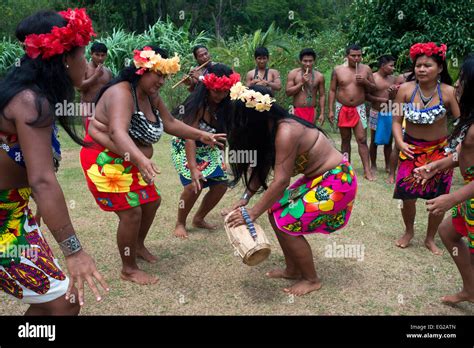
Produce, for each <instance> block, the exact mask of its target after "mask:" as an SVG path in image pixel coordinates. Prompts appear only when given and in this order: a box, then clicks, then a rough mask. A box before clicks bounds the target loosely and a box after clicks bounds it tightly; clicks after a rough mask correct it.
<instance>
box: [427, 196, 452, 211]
mask: <svg viewBox="0 0 474 348" xmlns="http://www.w3.org/2000/svg"><path fill="white" fill-rule="evenodd" d="M452 197H453V196H452V195H450V194H446V195H441V196H438V197H436V198H434V199H430V200H429V201H426V205H427V208H426V210H427V211H428V212H429V213H430V214H433V215H443V214H444V213H445V212H447V211H448V210H449V209H451V208H452V207H454V206H455V205H456V202H454V200H453V199H452Z"/></svg>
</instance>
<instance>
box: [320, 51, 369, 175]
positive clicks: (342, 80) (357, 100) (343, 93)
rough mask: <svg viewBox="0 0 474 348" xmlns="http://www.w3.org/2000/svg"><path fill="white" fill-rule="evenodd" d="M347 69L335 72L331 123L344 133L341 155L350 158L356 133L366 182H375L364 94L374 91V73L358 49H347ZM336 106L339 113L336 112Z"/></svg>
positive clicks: (330, 97)
mask: <svg viewBox="0 0 474 348" xmlns="http://www.w3.org/2000/svg"><path fill="white" fill-rule="evenodd" d="M346 57H347V66H344V65H338V66H336V67H335V68H334V70H333V72H332V77H331V86H330V90H329V121H330V122H333V121H335V122H336V124H337V126H338V127H339V131H340V133H341V151H342V153H346V154H347V155H348V158H349V161H350V158H351V137H352V133H351V130H353V132H354V135H355V137H356V140H357V145H358V147H359V155H360V157H361V160H362V165H363V166H364V178H366V179H367V180H370V181H373V180H375V177H374V176H373V175H372V172H371V171H370V160H369V147H368V146H367V132H366V128H367V117H366V110H365V104H364V103H365V94H366V93H370V92H371V91H373V90H374V89H375V82H374V77H373V75H372V70H371V69H370V67H369V66H368V65H365V64H362V63H361V61H362V49H361V47H360V46H359V45H350V46H348V47H347V48H346ZM334 104H336V110H335V111H334Z"/></svg>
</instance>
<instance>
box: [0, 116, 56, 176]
mask: <svg viewBox="0 0 474 348" xmlns="http://www.w3.org/2000/svg"><path fill="white" fill-rule="evenodd" d="M58 132H59V130H58V127H57V126H56V125H55V124H53V134H52V135H51V145H52V147H51V148H52V155H53V164H54V169H55V170H56V171H58V169H59V162H60V161H61V143H60V142H59V140H58ZM0 136H5V137H6V138H7V139H6V140H7V142H8V143H15V144H13V145H11V146H10V145H8V144H6V143H4V142H3V141H2V140H1V139H0V149H2V150H3V151H5V152H6V153H7V155H8V157H10V158H11V159H12V160H13V161H15V162H16V163H17V164H18V165H19V166H22V167H24V168H26V164H25V159H24V156H23V152H22V150H21V148H20V144H19V143H18V136H17V135H16V134H6V133H3V132H0Z"/></svg>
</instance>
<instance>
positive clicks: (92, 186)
mask: <svg viewBox="0 0 474 348" xmlns="http://www.w3.org/2000/svg"><path fill="white" fill-rule="evenodd" d="M84 141H85V142H86V143H92V146H90V147H83V148H82V149H81V155H80V156H81V165H82V169H83V171H84V175H85V177H86V180H87V186H88V187H89V190H90V191H91V193H92V195H93V196H94V198H95V201H96V203H97V204H98V205H99V207H100V208H101V209H102V210H105V211H119V210H127V209H131V208H134V207H138V206H140V205H143V204H146V203H150V202H154V201H157V200H158V199H160V192H159V191H158V189H157V188H156V187H155V184H154V183H153V184H147V183H146V182H145V181H144V180H143V178H142V175H141V174H140V171H139V170H138V168H137V167H136V166H135V165H134V164H133V163H131V162H129V161H125V160H124V159H123V158H122V157H120V156H119V155H117V154H115V153H113V152H111V151H109V150H107V149H106V148H104V147H103V146H101V145H98V144H97V143H95V142H94V140H92V138H91V137H90V136H89V135H86V137H85V138H84Z"/></svg>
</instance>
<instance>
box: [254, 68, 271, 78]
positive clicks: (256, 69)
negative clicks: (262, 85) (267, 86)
mask: <svg viewBox="0 0 474 348" xmlns="http://www.w3.org/2000/svg"><path fill="white" fill-rule="evenodd" d="M268 70H270V69H268V68H265V74H264V75H263V79H264V80H266V81H268ZM257 77H258V67H257V68H255V74H254V75H253V78H254V79H256V78H257Z"/></svg>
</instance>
